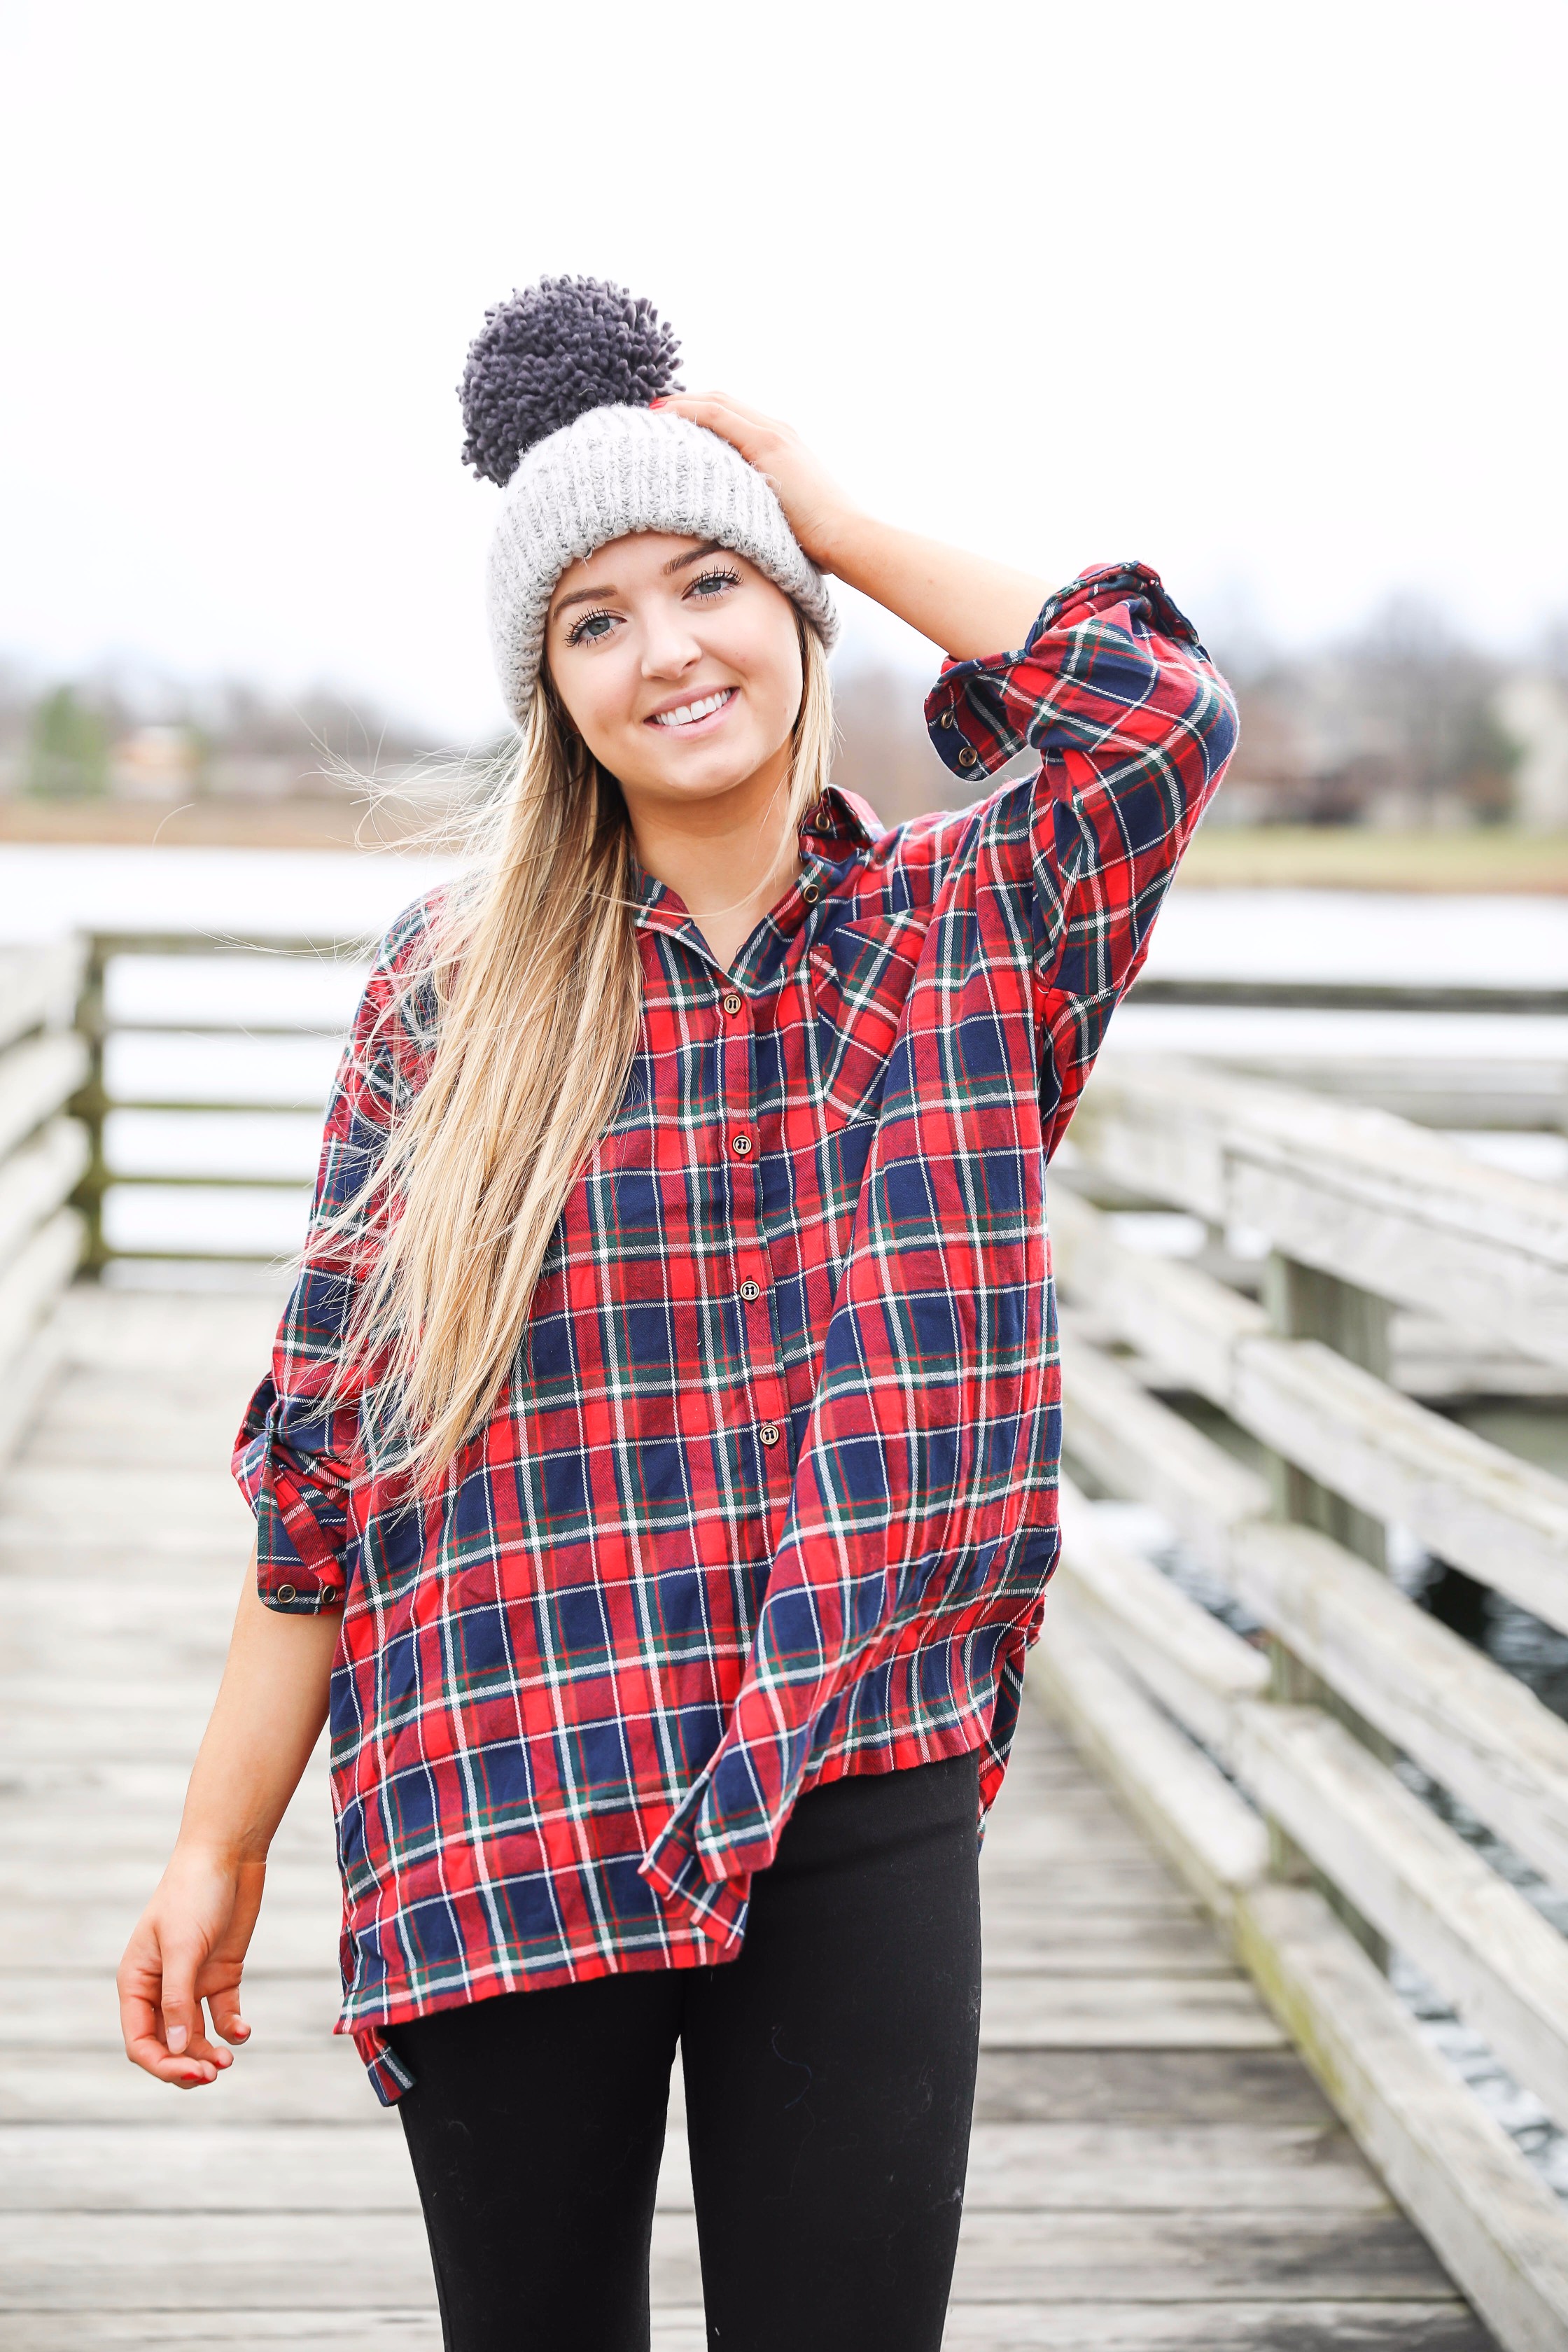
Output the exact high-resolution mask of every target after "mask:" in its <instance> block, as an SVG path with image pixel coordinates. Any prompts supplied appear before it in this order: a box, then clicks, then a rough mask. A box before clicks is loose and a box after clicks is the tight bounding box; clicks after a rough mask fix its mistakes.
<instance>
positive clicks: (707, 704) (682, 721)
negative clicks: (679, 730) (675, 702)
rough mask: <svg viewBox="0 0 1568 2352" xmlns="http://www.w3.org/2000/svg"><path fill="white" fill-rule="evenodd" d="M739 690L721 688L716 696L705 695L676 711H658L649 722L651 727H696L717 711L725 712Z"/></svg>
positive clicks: (730, 687)
mask: <svg viewBox="0 0 1568 2352" xmlns="http://www.w3.org/2000/svg"><path fill="white" fill-rule="evenodd" d="M737 691H738V689H737V688H735V687H732V686H721V688H719V690H718V692H717V693H716V694H705V695H703V696H702V697H701V698H700V700H699V701H696V702H683V703H681V704H680V705H679V708H678V709H674V710H656V711H655V712H654V714H653V716H652V718H651V719H649V720H648V721H647V724H648V725H649V726H650V727H696V726H699V725H700V723H701V721H702V720H703V719H711V718H712V716H713V714H714V712H715V711H716V710H723V709H726V708H727V706H728V705H729V704H730V703H731V702H733V700H734V699H735V696H736V693H737Z"/></svg>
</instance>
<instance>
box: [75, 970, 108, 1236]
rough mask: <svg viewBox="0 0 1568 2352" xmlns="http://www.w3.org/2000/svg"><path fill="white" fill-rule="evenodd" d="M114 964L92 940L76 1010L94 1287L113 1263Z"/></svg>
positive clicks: (79, 1201)
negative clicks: (107, 999)
mask: <svg viewBox="0 0 1568 2352" xmlns="http://www.w3.org/2000/svg"><path fill="white" fill-rule="evenodd" d="M108 961H109V959H108V956H107V954H106V952H105V949H104V943H103V941H102V940H100V939H97V938H94V939H92V940H89V943H88V952H87V959H86V961H85V963H84V964H83V966H82V978H81V991H80V993H79V996H78V998H77V1004H76V1026H77V1028H78V1030H79V1033H80V1034H81V1035H82V1036H83V1037H84V1038H85V1039H86V1041H87V1053H88V1065H87V1076H86V1077H85V1078H84V1079H83V1080H82V1083H81V1085H80V1086H79V1087H78V1089H77V1091H76V1093H75V1094H74V1095H73V1096H72V1097H71V1100H70V1106H69V1108H70V1112H71V1116H72V1117H73V1118H79V1119H80V1121H81V1123H82V1125H83V1126H84V1127H85V1128H86V1129H87V1132H88V1146H89V1148H88V1161H87V1166H86V1167H85V1168H84V1169H83V1170H82V1172H81V1176H80V1179H79V1181H78V1184H77V1187H76V1190H75V1192H73V1193H72V1194H71V1205H72V1207H73V1208H75V1209H77V1210H79V1212H80V1213H81V1218H82V1223H83V1226H84V1228H85V1233H84V1237H83V1244H82V1255H81V1264H80V1266H79V1273H81V1274H82V1275H84V1276H87V1277H88V1278H89V1280H90V1281H93V1282H97V1281H99V1280H100V1278H101V1276H102V1273H103V1269H104V1266H105V1265H107V1263H108V1261H109V1250H108V1248H107V1246H106V1245H105V1243H104V1238H103V1196H104V1193H105V1192H107V1191H108V1189H109V1167H108V1162H107V1160H105V1158H104V1150H103V1122H104V1115H105V1113H106V1112H107V1110H108V1108H109V1097H108V1095H107V1094H106V1092H105V1091H104V1084H103V1044H104V1034H105V1027H106V1023H105V1017H104V1003H103V983H104V972H105V970H106V967H107V965H108Z"/></svg>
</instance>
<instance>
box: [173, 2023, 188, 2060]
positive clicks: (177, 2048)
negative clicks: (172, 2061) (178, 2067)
mask: <svg viewBox="0 0 1568 2352" xmlns="http://www.w3.org/2000/svg"><path fill="white" fill-rule="evenodd" d="M190 2038H191V2037H190V2035H189V2034H188V2033H187V2032H186V2031H185V2029H184V2026H183V2025H171V2026H170V2028H169V2054H170V2056H171V2057H172V2058H177V2057H178V2056H179V2054H180V2053H181V2051H182V2050H183V2049H184V2046H185V2044H186V2042H188V2041H189V2040H190Z"/></svg>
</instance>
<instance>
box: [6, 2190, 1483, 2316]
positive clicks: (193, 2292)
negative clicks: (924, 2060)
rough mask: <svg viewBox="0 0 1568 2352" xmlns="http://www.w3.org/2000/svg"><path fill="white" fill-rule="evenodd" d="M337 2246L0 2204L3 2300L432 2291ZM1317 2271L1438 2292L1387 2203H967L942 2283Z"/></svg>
mask: <svg viewBox="0 0 1568 2352" xmlns="http://www.w3.org/2000/svg"><path fill="white" fill-rule="evenodd" d="M353 2246H354V2255H355V2259H354V2260H353V2262H345V2261H344V2259H343V2242H342V2221H341V2220H340V2219H339V2217H338V2216H337V2215H336V2214H332V2213H319V2212H315V2211H304V2212H300V2211H295V2212H289V2213H271V2214H256V2215H254V2216H252V2217H251V2218H249V2219H248V2220H247V2224H246V2227H245V2230H244V2231H243V2232H228V2231H224V2232H215V2233H210V2234H205V2235H204V2233H202V2232H201V2231H192V2230H191V2229H190V2228H189V2226H188V2224H187V2223H186V2222H185V2221H184V2219H183V2218H182V2217H179V2216H165V2215H163V2214H147V2213H132V2214H121V2213H93V2214H87V2215H81V2216H77V2215H73V2214H53V2213H26V2214H4V2215H0V2310H5V2311H15V2310H37V2309H40V2308H42V2309H53V2310H62V2311H79V2310H92V2309H94V2308H95V2307H101V2306H102V2305H105V2304H110V2305H113V2306H116V2307H118V2308H121V2309H134V2308H135V2307H136V2306H137V2305H142V2306H143V2307H147V2306H156V2307H159V2308H167V2309H174V2310H192V2309H198V2310H199V2309H202V2308H216V2309H219V2310H225V2309H233V2308H235V2307H236V2306H238V2307H240V2308H245V2307H246V2306H250V2307H253V2308H258V2309H266V2308H267V2307H268V2305H271V2306H273V2307H278V2306H279V2305H284V2306H288V2305H293V2306H296V2307H297V2306H299V2305H301V2304H302V2305H304V2306H305V2307H306V2308H308V2309H310V2308H315V2309H322V2310H331V2309H334V2308H336V2309H338V2310H344V2309H350V2310H375V2309H377V2308H385V2307H387V2306H392V2307H398V2306H407V2305H415V2306H417V2305H418V2304H419V2302H420V2301H422V2300H425V2299H426V2298H428V2297H430V2296H431V2294H432V2293H433V2290H432V2287H431V2283H430V2275H429V2256H428V2253H427V2252H426V2247H425V2244H424V2241H423V2237H422V2234H421V2233H420V2232H419V2231H414V2230H410V2228H409V2227H408V2224H407V2221H406V2220H405V2218H404V2217H403V2216H401V2215H393V2214H378V2213H366V2214H363V2215H361V2216H358V2217H357V2218H356V2220H355V2222H354V2225H353ZM1308 2266H1310V2269H1311V2271H1312V2273H1314V2278H1315V2283H1316V2284H1317V2287H1318V2292H1319V2293H1320V2294H1323V2295H1334V2294H1339V2295H1342V2296H1345V2297H1354V2296H1362V2297H1365V2296H1369V2295H1382V2296H1384V2297H1389V2296H1396V2295H1400V2294H1407V2295H1411V2296H1418V2297H1423V2298H1431V2297H1432V2296H1434V2295H1441V2294H1443V2292H1444V2290H1445V2288H1446V2285H1447V2281H1446V2280H1445V2278H1444V2275H1443V2273H1442V2271H1441V2269H1440V2268H1439V2266H1438V2264H1437V2263H1436V2259H1435V2257H1434V2256H1433V2255H1432V2254H1431V2253H1429V2252H1428V2251H1427V2249H1426V2247H1425V2246H1424V2245H1423V2244H1422V2243H1421V2241H1420V2240H1419V2238H1417V2236H1416V2234H1415V2231H1413V2230H1412V2229H1411V2228H1410V2226H1409V2224H1408V2223H1407V2222H1406V2221H1404V2220H1403V2218H1401V2217H1399V2216H1397V2215H1384V2214H1380V2213H1369V2214H1354V2213H1352V2214H1344V2213H1338V2212H1336V2213H1327V2214H1324V2213H1313V2212H1300V2213H1298V2214H1296V2215H1293V2216H1292V2217H1290V2219H1289V2220H1288V2221H1283V2220H1281V2221H1276V2220H1274V2219H1273V2218H1272V2217H1270V2216H1268V2215H1267V2214H1257V2215H1253V2216H1249V2220H1248V2226H1247V2229H1246V2230H1245V2231H1237V2229H1235V2228H1234V2227H1233V2226H1232V2225H1231V2223H1230V2221H1229V2219H1228V2217H1226V2216H1214V2215H1209V2214H1185V2213H1131V2214H1122V2213H1074V2212H1068V2213H1058V2214H1053V2215H1052V2217H1051V2221H1050V2225H1049V2227H1048V2228H1047V2229H1041V2228H1040V2227H1039V2226H1038V2225H1037V2222H1036V2221H1034V2219H1033V2217H1032V2216H1029V2215H1023V2216H1019V2215H1013V2214H1002V2213H994V2214H992V2213H976V2214H973V2215H972V2216H971V2217H970V2220H969V2223H968V2226H967V2227H966V2229H965V2231H964V2233H963V2239H962V2240H961V2242H960V2246H959V2253H958V2264H957V2270H956V2273H955V2279H954V2293H955V2295H956V2296H957V2297H958V2298H959V2299H961V2300H963V2301H967V2302H986V2301H995V2302H1014V2303H1016V2302H1022V2301H1025V2300H1026V2299H1029V2298H1031V2297H1036V2298H1039V2299H1041V2300H1046V2299H1048V2298H1051V2297H1054V2296H1067V2297H1071V2298H1074V2299H1079V2300H1083V2299H1087V2297H1089V2295H1090V2294H1094V2293H1095V2292H1096V2291H1097V2290H1098V2289H1099V2288H1100V2286H1101V2285H1102V2284H1104V2282H1105V2280H1106V2279H1107V2278H1114V2279H1115V2281H1116V2283H1117V2288H1118V2292H1119V2294H1121V2296H1123V2297H1125V2298H1128V2299H1138V2300H1148V2301H1151V2302H1172V2303H1182V2302H1200V2301H1215V2300H1224V2299H1225V2298H1226V2297H1228V2296H1237V2297H1244V2296H1251V2297H1257V2296H1258V2295H1260V2294H1273V2295H1276V2296H1277V2295H1279V2294H1280V2293H1281V2292H1289V2289H1290V2288H1292V2287H1294V2286H1295V2285H1296V2284H1298V2283H1299V2282H1300V2277H1301V2275H1302V2272H1303V2269H1304V2267H1308ZM652 2267H653V2282H654V2293H655V2294H656V2295H657V2296H658V2299H659V2300H660V2301H663V2302H682V2303H691V2302H693V2301H695V2300H697V2299H698V2298H700V2293H701V2285H700V2273H699V2271H698V2266H697V2245H696V2232H695V2231H694V2229H693V2228H692V2225H691V2222H690V2220H689V2217H688V2216H686V2215H684V2214H675V2213H659V2214H657V2215H656V2216H655V2221H654V2231H653V2265H652Z"/></svg>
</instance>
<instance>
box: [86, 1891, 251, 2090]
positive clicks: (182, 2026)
mask: <svg viewBox="0 0 1568 2352" xmlns="http://www.w3.org/2000/svg"><path fill="white" fill-rule="evenodd" d="M266 1876H267V1864H265V1862H248V1861H239V1860H234V1859H230V1858H229V1857H227V1856H223V1855H218V1854H216V1853H211V1852H209V1851H206V1850H204V1849H203V1848H201V1847H199V1846H192V1847H185V1846H179V1845H177V1846H176V1847H175V1849H174V1853H173V1855H172V1856H171V1858H170V1862H169V1866H168V1868H167V1869H166V1870H165V1871H164V1873H163V1877H162V1878H161V1879H160V1880H159V1882H158V1886H157V1890H156V1892H155V1893H154V1895H153V1899H152V1901H151V1902H150V1903H149V1904H148V1906H147V1908H146V1909H145V1911H143V1912H142V1916H141V1918H140V1919H139V1920H138V1921H137V1922H136V1926H135V1927H134V1929H133V1930H132V1937H131V1941H130V1942H129V1943H128V1944H127V1945H126V1947H125V1957H124V1958H123V1959H122V1960H121V1963H120V1974H119V1977H118V1979H117V1982H118V1984H119V1988H120V2025H121V2032H122V2033H123V2034H124V2036H125V2054H126V2056H127V2057H128V2058H129V2059H130V2060H131V2063H132V2065H134V2066H141V2067H142V2068H143V2069H144V2070H145V2071H146V2073H148V2074H153V2075H155V2076H156V2077H157V2079H158V2081H159V2082H160V2083H173V2084H174V2085H175V2087H176V2088H177V2089H179V2090H182V2091H194V2090H195V2089H196V2088H197V2086H198V2085H199V2084H203V2083H216V2080H217V2078H218V2075H219V2074H221V2073H222V2072H223V2070H224V2068H225V2067H226V2066H232V2065H233V2063H234V2056H233V2053H232V2052H231V2051H229V2050H225V2049H220V2048H219V2047H218V2045H217V2043H216V2042H214V2041H212V2040H211V2039H210V2038H209V2036H208V2034H207V2032H206V2024H205V2019H204V2017H203V2013H202V2004H203V2002H204V2001H205V2003H206V2008H207V2012H208V2014H209V2015H210V2017H211V2020H212V2030H213V2032H214V2033H216V2034H217V2035H218V2036H219V2037H221V2039H222V2041H224V2042H245V2041H247V2040H248V2038H249V2034H250V2028H249V2026H248V2025H247V2023H246V2022H245V2020H244V2018H243V2017H242V2016H241V2015H240V2010H239V1979H240V1976H241V1973H242V1971H243V1969H244V1966H245V1955H246V1952H247V1948H248V1947H249V1943H250V1937H251V1931H252V1929H253V1928H254V1927H255V1926H256V1915H257V1913H258V1911H259V1909H260V1908H261V1890H262V1885H263V1883H264V1881H265V1879H266Z"/></svg>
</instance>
